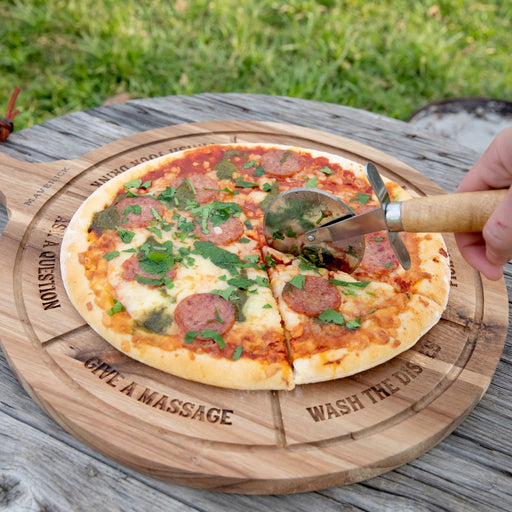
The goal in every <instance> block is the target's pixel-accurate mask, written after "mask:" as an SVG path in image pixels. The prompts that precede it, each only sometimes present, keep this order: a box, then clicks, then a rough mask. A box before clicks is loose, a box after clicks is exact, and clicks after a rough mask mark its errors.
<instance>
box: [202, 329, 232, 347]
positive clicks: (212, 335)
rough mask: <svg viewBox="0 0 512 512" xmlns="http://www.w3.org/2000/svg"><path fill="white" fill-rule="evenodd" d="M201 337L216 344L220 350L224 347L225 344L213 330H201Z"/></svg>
mask: <svg viewBox="0 0 512 512" xmlns="http://www.w3.org/2000/svg"><path fill="white" fill-rule="evenodd" d="M201 336H202V337H203V338H211V339H212V340H213V341H215V343H217V345H219V348H220V349H221V350H222V349H223V348H225V347H226V343H225V341H224V338H223V337H222V335H221V334H220V333H218V332H217V331H214V330H213V329H203V330H202V331H201Z"/></svg>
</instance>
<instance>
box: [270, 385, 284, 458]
mask: <svg viewBox="0 0 512 512" xmlns="http://www.w3.org/2000/svg"><path fill="white" fill-rule="evenodd" d="M270 406H271V408H272V417H273V419H274V426H275V432H276V446H277V447H278V448H286V447H287V443H286V431H285V428H284V421H283V413H282V411H281V401H280V398H279V391H271V392H270Z"/></svg>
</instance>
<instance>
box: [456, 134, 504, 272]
mask: <svg viewBox="0 0 512 512" xmlns="http://www.w3.org/2000/svg"><path fill="white" fill-rule="evenodd" d="M511 185H512V128H507V129H505V130H503V131H502V132H500V133H499V134H498V135H497V136H496V138H495V139H494V140H493V141H492V143H491V144H490V145H489V147H488V148H487V150H486V151H485V153H484V154H483V155H482V157H481V158H480V159H479V160H478V162H476V164H475V165H474V166H473V167H472V168H471V169H470V170H469V171H468V173H467V174H466V176H464V178H463V179H462V181H461V182H460V184H459V187H458V188H457V192H471V191H476V190H488V189H493V188H508V189H509V191H508V193H507V195H506V196H505V199H504V200H503V201H502V202H501V203H500V204H499V205H498V206H497V208H496V210H495V211H494V213H493V214H492V215H491V216H490V217H489V219H488V221H487V223H486V224H485V226H484V228H483V230H482V233H456V234H455V238H456V240H457V245H458V246H459V250H460V252H461V254H462V256H463V257H464V259H465V260H466V261H467V262H468V263H469V264H470V265H471V266H473V267H474V268H476V269H477V270H479V271H480V272H482V274H484V275H485V276H486V277H487V278H488V279H492V280H498V279H500V278H501V276H502V275H503V265H504V264H505V263H506V262H507V261H508V260H510V259H512V187H511Z"/></svg>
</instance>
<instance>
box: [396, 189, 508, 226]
mask: <svg viewBox="0 0 512 512" xmlns="http://www.w3.org/2000/svg"><path fill="white" fill-rule="evenodd" d="M507 192H508V190H507V189H503V190H483V191H479V192H463V193H458V194H445V195H438V196H427V197H420V198H417V199H410V200H409V201H404V202H403V203H402V210H401V219H402V227H403V230H404V231H409V232H412V233H421V232H433V233H461V232H464V233H469V232H474V231H482V229H483V227H484V225H485V223H486V222H487V219H488V218H489V217H490V216H491V214H492V213H493V212H494V210H495V209H496V207H497V206H498V204H499V203H500V202H501V201H503V199H504V198H505V195H506V193H507Z"/></svg>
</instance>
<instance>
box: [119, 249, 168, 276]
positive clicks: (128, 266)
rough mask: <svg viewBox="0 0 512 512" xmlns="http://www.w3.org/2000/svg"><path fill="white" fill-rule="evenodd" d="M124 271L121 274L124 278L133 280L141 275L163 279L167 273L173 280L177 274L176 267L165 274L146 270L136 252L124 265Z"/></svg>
mask: <svg viewBox="0 0 512 512" xmlns="http://www.w3.org/2000/svg"><path fill="white" fill-rule="evenodd" d="M122 268H123V273H122V274H121V275H122V277H123V278H124V279H127V280H133V279H135V276H136V275H137V276H141V277H144V278H146V279H162V277H163V276H164V275H165V276H167V277H169V278H170V279H171V280H172V279H174V276H175V274H176V272H175V270H174V267H173V268H171V269H170V270H168V271H167V272H166V273H165V274H164V275H162V274H150V273H149V272H146V271H145V270H144V269H143V268H142V267H141V266H140V263H139V258H138V257H137V255H136V254H133V255H132V256H131V257H130V258H128V259H127V260H126V261H125V262H124V263H123V265H122Z"/></svg>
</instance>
